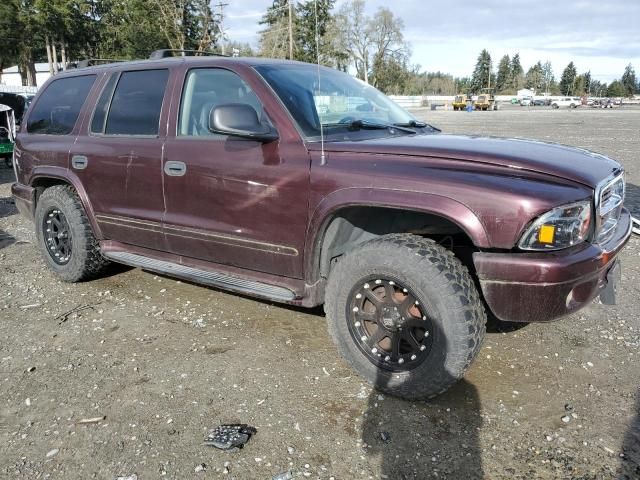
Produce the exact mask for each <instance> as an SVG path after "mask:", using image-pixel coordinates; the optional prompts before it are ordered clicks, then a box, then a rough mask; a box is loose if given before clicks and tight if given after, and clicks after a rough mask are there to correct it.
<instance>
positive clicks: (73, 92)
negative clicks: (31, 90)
mask: <svg viewBox="0 0 640 480" xmlns="http://www.w3.org/2000/svg"><path fill="white" fill-rule="evenodd" d="M95 79H96V76H95V75H84V76H81V77H68V78H60V79H58V80H54V81H53V82H51V83H50V84H49V86H48V87H47V89H46V90H45V91H44V92H42V95H41V96H40V98H39V99H38V103H36V104H35V105H34V107H33V110H32V111H31V113H30V114H29V121H28V122H27V132H29V133H44V134H48V135H67V134H69V133H71V131H72V130H73V126H74V125H75V124H76V120H78V115H80V109H81V108H82V105H83V104H84V101H85V100H86V99H87V95H89V90H91V87H92V86H93V82H94V81H95Z"/></svg>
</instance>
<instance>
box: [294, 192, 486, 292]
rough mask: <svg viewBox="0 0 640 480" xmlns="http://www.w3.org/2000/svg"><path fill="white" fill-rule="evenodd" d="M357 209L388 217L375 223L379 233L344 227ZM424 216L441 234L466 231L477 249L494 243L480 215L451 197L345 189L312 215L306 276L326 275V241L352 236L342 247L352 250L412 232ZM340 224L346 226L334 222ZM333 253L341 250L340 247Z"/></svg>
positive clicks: (313, 279)
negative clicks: (384, 237)
mask: <svg viewBox="0 0 640 480" xmlns="http://www.w3.org/2000/svg"><path fill="white" fill-rule="evenodd" d="M354 212H356V213H355V215H356V217H357V216H358V215H359V214H360V215H361V214H364V215H365V216H366V215H367V214H373V215H382V216H383V217H384V218H383V219H381V221H377V222H376V221H374V222H373V225H374V226H376V229H377V230H376V231H369V232H368V233H369V234H370V235H366V234H365V235H359V234H358V233H357V232H356V233H355V234H354V233H352V232H350V231H349V230H350V229H352V227H353V223H352V225H351V226H350V225H345V224H346V223H349V221H350V220H351V219H353V215H354ZM424 220H426V221H432V222H433V223H431V225H432V226H436V227H442V230H441V232H445V231H449V230H452V229H453V230H455V233H460V234H463V235H464V236H465V237H466V238H467V239H468V240H469V242H470V243H471V244H472V245H473V246H474V247H475V248H488V247H489V246H490V245H489V238H488V236H487V233H486V231H485V228H484V226H483V225H482V223H481V222H480V219H479V218H478V217H477V216H476V215H475V213H473V212H472V211H471V210H470V209H469V208H468V207H466V206H465V205H463V204H462V203H460V202H457V201H456V200H453V199H451V198H448V197H443V196H441V195H433V194H427V193H421V192H405V191H398V190H382V189H369V188H363V189H360V188H350V189H344V190H340V191H338V192H334V193H333V194H331V195H329V196H327V197H325V198H324V199H323V200H322V201H321V202H320V204H319V205H318V206H317V207H316V209H315V211H314V212H313V214H312V216H311V219H310V223H309V227H308V230H307V239H306V242H305V280H306V281H307V283H308V284H309V285H312V284H315V283H316V282H318V281H319V280H320V279H321V278H322V277H326V274H327V273H328V263H327V262H330V261H331V258H332V255H331V252H330V251H329V249H330V248H331V247H330V246H329V245H328V242H329V243H330V242H334V240H335V239H336V238H341V239H345V238H346V239H349V240H353V241H350V242H348V243H347V244H346V245H344V244H343V245H342V248H346V249H348V248H350V247H352V246H354V245H357V244H360V243H363V242H365V241H367V240H369V239H371V238H375V237H377V236H381V235H385V234H388V233H409V232H410V231H411V230H406V227H415V226H416V225H417V223H416V222H418V221H424ZM336 222H342V223H343V225H336ZM365 223H366V222H365ZM371 224H372V223H371V222H368V225H371ZM332 226H333V227H332ZM385 227H386V228H385ZM345 229H346V230H345ZM332 230H333V231H332ZM425 236H429V235H428V234H426V235H425ZM338 243H339V242H338ZM345 251H346V250H345ZM333 253H334V254H335V253H339V250H334V251H333ZM328 254H329V258H327V255H328Z"/></svg>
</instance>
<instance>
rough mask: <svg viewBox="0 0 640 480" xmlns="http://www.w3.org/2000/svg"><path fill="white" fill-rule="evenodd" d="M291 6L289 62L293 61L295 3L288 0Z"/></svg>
mask: <svg viewBox="0 0 640 480" xmlns="http://www.w3.org/2000/svg"><path fill="white" fill-rule="evenodd" d="M287 3H288V4H289V60H293V2H292V0H287Z"/></svg>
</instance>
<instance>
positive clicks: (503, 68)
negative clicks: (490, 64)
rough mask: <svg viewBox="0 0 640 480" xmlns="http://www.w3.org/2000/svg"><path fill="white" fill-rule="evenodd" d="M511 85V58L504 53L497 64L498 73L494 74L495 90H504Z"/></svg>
mask: <svg viewBox="0 0 640 480" xmlns="http://www.w3.org/2000/svg"><path fill="white" fill-rule="evenodd" d="M510 86H511V58H509V55H504V56H503V57H502V58H501V59H500V63H499V64H498V74H497V76H496V91H497V92H504V91H506V90H507V89H509V87H510Z"/></svg>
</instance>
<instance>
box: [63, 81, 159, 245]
mask: <svg viewBox="0 0 640 480" xmlns="http://www.w3.org/2000/svg"><path fill="white" fill-rule="evenodd" d="M168 78H169V71H168V70H167V69H157V70H137V71H136V70H133V71H126V72H115V73H113V74H111V76H110V77H109V78H108V79H107V80H106V81H105V84H104V87H103V89H102V92H101V94H100V97H99V99H98V102H97V106H96V108H95V112H94V113H93V116H92V117H91V119H90V122H88V126H87V130H88V131H89V133H88V134H87V133H86V132H85V133H84V134H82V135H80V136H79V137H78V138H77V140H76V143H75V145H73V146H72V148H71V162H70V164H71V165H70V166H71V169H72V170H73V172H74V173H75V174H76V175H77V176H78V177H79V178H80V179H81V181H82V184H83V185H84V187H85V189H86V192H87V195H88V197H89V201H90V202H91V205H92V206H93V210H94V213H95V216H96V220H97V222H98V225H99V226H100V229H101V230H102V234H103V236H104V238H106V239H110V240H118V241H120V242H123V243H128V244H131V245H137V246H141V247H146V248H152V249H156V250H165V249H166V244H165V239H164V234H163V233H162V215H163V213H164V198H163V196H162V144H163V142H164V138H163V137H164V132H161V131H160V118H161V113H162V111H163V108H166V109H168V105H167V106H165V107H163V104H164V101H163V99H164V94H165V89H166V85H167V81H168ZM167 103H168V102H167Z"/></svg>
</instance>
